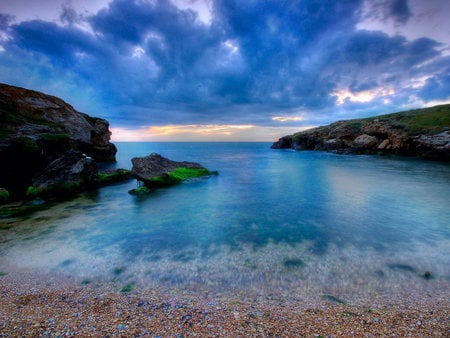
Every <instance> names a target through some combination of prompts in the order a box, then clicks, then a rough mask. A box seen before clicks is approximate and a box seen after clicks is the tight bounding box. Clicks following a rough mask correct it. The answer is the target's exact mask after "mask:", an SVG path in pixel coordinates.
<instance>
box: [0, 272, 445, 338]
mask: <svg viewBox="0 0 450 338" xmlns="http://www.w3.org/2000/svg"><path fill="white" fill-rule="evenodd" d="M0 290H1V291H0V292H1V297H0V337H19V336H20V337H62V336H64V337H90V336H92V337H299V336H304V337H448V336H449V335H450V320H449V313H450V307H449V301H448V295H446V294H445V293H442V294H423V295H420V297H419V296H418V295H415V294H410V295H405V294H403V295H398V296H396V297H392V296H391V297H389V298H388V299H386V298H383V297H380V298H374V299H368V300H366V303H364V301H362V302H359V303H358V304H346V303H344V304H343V303H340V302H339V300H338V299H333V297H331V296H327V297H323V296H324V295H322V296H321V297H316V298H314V297H311V298H310V299H304V298H302V299H300V298H296V297H295V295H292V296H283V295H272V296H271V297H268V296H267V297H264V296H261V295H257V294H255V296H252V295H251V294H249V293H248V292H246V293H240V292H239V291H236V292H235V293H230V292H225V293H221V292H220V290H219V291H218V290H215V291H214V290H209V289H204V290H199V291H197V292H192V290H183V289H177V288H172V289H171V288H151V289H150V288H149V289H142V290H138V289H133V288H130V289H129V290H123V289H122V290H120V289H118V288H117V285H114V283H90V284H87V285H81V284H76V283H73V281H70V280H68V279H65V278H62V277H57V276H54V275H43V274H41V273H31V272H26V271H16V272H13V273H8V274H5V275H3V276H2V277H0Z"/></svg>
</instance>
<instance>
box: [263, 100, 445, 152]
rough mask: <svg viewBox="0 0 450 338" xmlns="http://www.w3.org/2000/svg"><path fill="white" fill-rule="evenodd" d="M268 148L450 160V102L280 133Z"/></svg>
mask: <svg viewBox="0 0 450 338" xmlns="http://www.w3.org/2000/svg"><path fill="white" fill-rule="evenodd" d="M271 148H273V149H283V148H292V149H296V150H323V151H333V152H338V153H353V154H396V155H406V156H417V157H421V158H425V159H431V160H438V161H450V104H447V105H439V106H435V107H430V108H424V109H416V110H410V111H405V112H399V113H393V114H387V115H380V116H375V117H369V118H364V119H354V120H345V121H338V122H335V123H332V124H330V125H328V126H322V127H317V128H313V129H309V130H305V131H302V132H299V133H296V134H294V135H288V136H284V137H282V138H280V139H279V140H278V141H277V142H274V143H273V145H272V147H271Z"/></svg>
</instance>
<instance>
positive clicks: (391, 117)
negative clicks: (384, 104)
mask: <svg viewBox="0 0 450 338" xmlns="http://www.w3.org/2000/svg"><path fill="white" fill-rule="evenodd" d="M376 119H378V120H380V121H388V122H389V123H390V124H391V125H393V126H397V127H399V128H402V129H404V130H405V131H406V132H407V133H408V134H411V135H418V134H435V133H439V132H441V131H443V130H444V129H445V128H450V104H445V105H440V106H434V107H429V108H423V109H414V110H408V111H403V112H398V113H392V114H386V115H379V116H372V117H368V118H364V119H354V120H347V121H343V122H344V123H345V124H347V125H348V126H349V127H352V128H355V129H359V128H361V127H362V126H363V125H364V124H365V123H368V122H372V121H374V120H376Z"/></svg>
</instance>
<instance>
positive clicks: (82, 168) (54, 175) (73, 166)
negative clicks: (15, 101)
mask: <svg viewBox="0 0 450 338" xmlns="http://www.w3.org/2000/svg"><path fill="white" fill-rule="evenodd" d="M96 178H97V163H96V162H95V161H94V160H93V159H92V158H89V157H86V156H85V155H83V154H82V153H81V152H79V151H76V150H73V149H70V150H68V151H67V152H65V153H64V154H62V155H61V156H60V157H58V158H57V159H56V160H54V161H53V162H51V163H49V164H48V165H47V166H46V167H45V168H44V169H43V170H42V171H40V172H38V173H36V174H35V175H34V177H33V184H32V187H30V188H29V191H28V194H29V195H34V194H37V195H39V196H46V195H47V196H64V195H70V194H73V193H74V192H78V191H81V190H85V189H86V188H89V187H90V186H92V185H93V183H94V182H95V181H96Z"/></svg>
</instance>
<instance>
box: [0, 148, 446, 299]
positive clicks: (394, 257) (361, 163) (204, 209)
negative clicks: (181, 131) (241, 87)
mask: <svg viewBox="0 0 450 338" xmlns="http://www.w3.org/2000/svg"><path fill="white" fill-rule="evenodd" d="M117 145H118V149H119V153H118V156H117V157H118V162H117V164H116V166H117V167H122V168H131V162H130V159H131V158H132V157H134V156H145V155H148V154H150V153H152V152H157V153H160V154H161V155H163V156H165V157H168V158H170V159H173V160H178V161H184V160H186V161H195V162H199V163H201V164H203V165H204V166H206V167H207V168H208V169H211V170H218V171H219V175H218V176H214V177H209V178H202V179H196V180H192V181H189V182H185V183H183V184H180V185H178V186H174V187H171V188H168V189H159V190H155V191H153V192H152V193H150V194H149V195H147V196H143V197H136V196H132V195H129V194H128V190H130V189H132V188H134V187H136V185H137V184H136V181H134V180H133V181H129V182H126V183H122V184H117V185H113V186H109V187H105V188H101V189H99V190H98V191H96V192H92V193H87V194H84V195H82V196H80V197H77V198H75V199H73V200H70V201H67V202H63V203H60V204H58V205H53V206H42V207H41V208H40V210H37V211H35V212H33V213H30V214H27V215H22V216H17V217H15V218H5V217H3V218H0V271H3V272H9V271H12V270H14V269H25V270H27V269H29V270H38V271H43V272H50V273H58V274H63V275H64V276H67V277H68V278H71V279H73V280H74V281H75V282H77V283H78V282H79V283H88V282H93V283H94V282H114V283H117V285H124V284H127V283H131V284H133V285H134V286H135V287H136V288H151V287H161V286H163V287H167V288H185V289H192V290H194V291H197V292H199V291H200V292H201V290H206V289H211V288H213V289H214V288H215V289H220V290H222V291H223V292H226V291H231V292H233V291H236V290H239V291H240V292H242V291H244V292H245V291H246V290H247V291H248V292H255V293H264V294H276V293H282V294H291V295H292V294H295V295H296V296H297V297H308V295H316V294H323V293H326V294H333V295H336V296H338V297H341V298H343V299H346V300H349V301H353V300H356V299H358V298H364V297H372V296H376V295H380V294H382V295H389V294H394V293H396V292H419V293H420V292H431V293H432V292H441V293H442V292H443V291H444V292H446V291H447V290H449V289H450V288H449V285H450V166H449V165H448V164H442V163H434V162H426V161H419V160H414V159H399V158H388V157H376V156H351V155H349V156H347V155H335V154H331V153H324V152H294V151H288V150H271V149H269V147H270V144H269V143H118V144H117Z"/></svg>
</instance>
